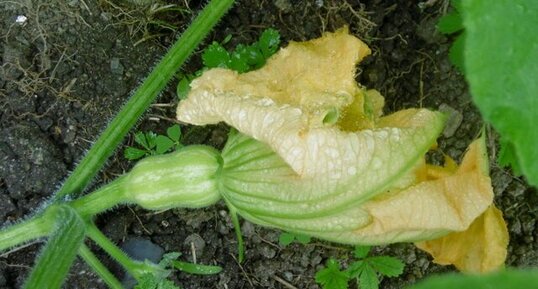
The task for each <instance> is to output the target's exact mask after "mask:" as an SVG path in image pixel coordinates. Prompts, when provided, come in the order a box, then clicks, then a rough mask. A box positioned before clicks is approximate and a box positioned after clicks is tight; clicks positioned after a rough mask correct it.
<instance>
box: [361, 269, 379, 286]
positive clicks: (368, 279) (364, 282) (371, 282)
mask: <svg viewBox="0 0 538 289" xmlns="http://www.w3.org/2000/svg"><path fill="white" fill-rule="evenodd" d="M357 281H358V283H359V286H360V288H361V289H378V288H379V279H377V274H376V273H375V271H374V269H373V268H372V267H370V266H368V265H366V266H364V268H363V270H362V272H361V275H360V276H359V279H358V280H357Z"/></svg>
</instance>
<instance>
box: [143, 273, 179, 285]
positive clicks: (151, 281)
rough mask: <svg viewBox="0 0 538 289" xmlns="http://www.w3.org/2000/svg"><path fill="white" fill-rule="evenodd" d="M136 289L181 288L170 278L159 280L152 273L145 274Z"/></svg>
mask: <svg viewBox="0 0 538 289" xmlns="http://www.w3.org/2000/svg"><path fill="white" fill-rule="evenodd" d="M134 289H181V288H180V287H178V286H176V285H175V284H174V282H172V281H170V280H166V279H163V280H158V279H157V278H155V276H153V275H151V274H149V273H148V274H144V275H142V277H141V278H140V281H139V282H138V284H137V285H136V286H135V287H134Z"/></svg>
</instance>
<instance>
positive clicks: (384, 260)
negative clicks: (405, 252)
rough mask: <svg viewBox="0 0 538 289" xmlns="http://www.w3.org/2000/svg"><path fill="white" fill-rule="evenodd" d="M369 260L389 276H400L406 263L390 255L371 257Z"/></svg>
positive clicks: (378, 270) (373, 265)
mask: <svg viewBox="0 0 538 289" xmlns="http://www.w3.org/2000/svg"><path fill="white" fill-rule="evenodd" d="M367 260H368V263H369V264H370V265H371V266H372V268H374V269H375V270H376V271H377V272H379V273H381V274H383V275H385V276H387V277H396V276H399V275H400V274H402V272H403V269H404V263H403V262H402V261H401V260H399V259H397V258H394V257H390V256H376V257H370V258H368V259H367Z"/></svg>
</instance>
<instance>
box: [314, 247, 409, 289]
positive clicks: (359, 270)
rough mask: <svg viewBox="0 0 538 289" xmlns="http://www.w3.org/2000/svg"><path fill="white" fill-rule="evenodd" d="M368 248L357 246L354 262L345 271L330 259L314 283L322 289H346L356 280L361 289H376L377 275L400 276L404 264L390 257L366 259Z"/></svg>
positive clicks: (377, 285) (318, 273) (377, 284)
mask: <svg viewBox="0 0 538 289" xmlns="http://www.w3.org/2000/svg"><path fill="white" fill-rule="evenodd" d="M370 248H371V247H370V246H357V247H355V250H354V252H353V253H354V255H355V258H357V260H356V261H354V262H353V263H351V264H350V265H349V266H348V268H347V269H346V270H343V271H342V270H341V267H340V263H339V262H338V261H337V260H335V259H333V258H331V259H329V261H327V267H326V268H324V269H321V270H320V271H318V272H317V273H316V282H317V283H319V284H321V286H322V288H323V289H347V288H348V282H349V281H351V280H353V279H356V281H357V285H358V286H359V288H361V289H378V288H379V279H378V274H380V275H383V276H387V277H396V276H399V275H400V274H402V272H403V268H404V264H403V263H402V261H400V260H399V259H397V258H394V257H390V256H373V257H368V253H369V252H370Z"/></svg>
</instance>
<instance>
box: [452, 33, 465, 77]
mask: <svg viewBox="0 0 538 289" xmlns="http://www.w3.org/2000/svg"><path fill="white" fill-rule="evenodd" d="M465 37H466V32H465V31H464V32H463V33H462V34H461V35H460V36H458V37H457V38H456V40H454V43H452V46H451V47H450V50H449V52H448V58H450V61H451V62H452V64H454V66H456V68H457V69H458V70H459V71H460V72H462V73H465V65H464V64H465V62H464V60H465V59H464V54H463V50H464V49H465Z"/></svg>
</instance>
